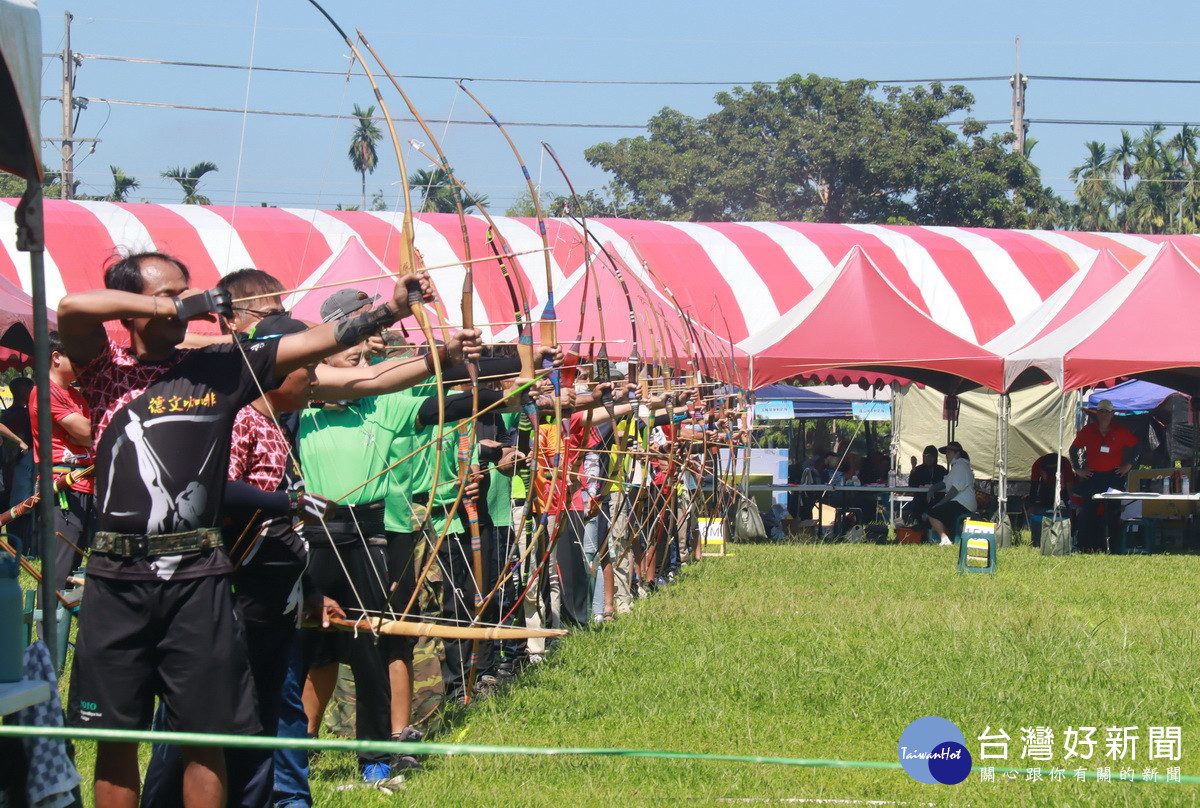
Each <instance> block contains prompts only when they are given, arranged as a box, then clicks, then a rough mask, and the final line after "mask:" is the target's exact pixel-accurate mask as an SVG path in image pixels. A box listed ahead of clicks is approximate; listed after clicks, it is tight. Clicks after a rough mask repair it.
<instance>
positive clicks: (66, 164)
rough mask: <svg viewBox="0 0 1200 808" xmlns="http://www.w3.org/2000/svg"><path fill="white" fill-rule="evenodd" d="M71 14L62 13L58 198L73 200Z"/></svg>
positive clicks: (73, 77)
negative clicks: (60, 149)
mask: <svg viewBox="0 0 1200 808" xmlns="http://www.w3.org/2000/svg"><path fill="white" fill-rule="evenodd" d="M72 19H74V18H73V17H72V16H71V12H69V11H64V12H63V53H62V66H63V69H62V80H63V85H62V127H63V128H62V136H63V139H62V179H61V180H60V181H59V186H60V188H61V190H60V192H59V198H61V199H74V198H75V182H74V179H75V143H74V141H73V138H72V136H73V135H74V134H75V126H74V124H73V123H72V122H71V118H72V113H74V112H75V97H74V87H75V54H74V53H72V52H71V20H72Z"/></svg>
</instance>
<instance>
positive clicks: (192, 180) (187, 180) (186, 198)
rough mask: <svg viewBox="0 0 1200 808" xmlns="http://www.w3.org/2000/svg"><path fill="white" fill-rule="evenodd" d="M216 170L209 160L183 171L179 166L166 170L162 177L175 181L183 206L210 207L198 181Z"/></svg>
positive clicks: (210, 202)
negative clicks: (181, 192)
mask: <svg viewBox="0 0 1200 808" xmlns="http://www.w3.org/2000/svg"><path fill="white" fill-rule="evenodd" d="M218 170H219V169H218V168H217V164H216V163H214V162H212V161H210V160H203V161H201V162H199V163H196V164H195V165H194V166H192V167H191V168H186V169H185V168H182V167H179V166H176V167H175V168H168V169H167V170H166V171H164V172H163V173H162V176H163V177H164V178H165V179H170V180H175V182H177V183H179V187H180V189H181V190H182V191H183V204H185V205H211V204H212V200H211V199H209V198H208V197H207V196H205V195H204V194H202V193H200V191H199V189H200V180H201V179H203V178H204V175H205V174H208V173H209V172H212V171H218ZM114 179H115V175H114Z"/></svg>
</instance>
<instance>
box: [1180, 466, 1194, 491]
mask: <svg viewBox="0 0 1200 808" xmlns="http://www.w3.org/2000/svg"><path fill="white" fill-rule="evenodd" d="M1179 485H1180V488H1179V492H1180V493H1181V494H1190V493H1192V473H1191V472H1190V471H1189V472H1188V473H1187V474H1185V475H1183V481H1182V482H1180V484H1179Z"/></svg>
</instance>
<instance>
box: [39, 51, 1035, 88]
mask: <svg viewBox="0 0 1200 808" xmlns="http://www.w3.org/2000/svg"><path fill="white" fill-rule="evenodd" d="M78 55H79V56H80V58H83V59H95V60H97V61H106V62H127V63H130V64H148V65H168V66H172V67H208V68H215V69H219V70H255V71H258V72H263V73H294V74H297V75H311V76H345V75H346V72H347V71H345V70H308V69H304V68H298V67H250V66H249V65H227V64H220V63H217V62H180V61H176V60H172V59H147V58H143V57H139V56H110V55H106V54H100V53H81V54H78ZM42 56H43V57H45V58H59V54H57V53H44V54H42ZM396 78H398V79H411V80H417V81H488V82H502V83H511V84H570V85H581V84H583V85H594V84H600V85H604V84H611V85H618V86H620V85H632V86H643V87H645V86H649V87H732V86H735V85H742V84H774V83H775V82H777V81H778V79H770V80H765V79H754V80H753V81H662V80H643V81H634V80H624V79H529V78H513V77H507V76H426V75H402V76H397V77H396ZM1010 78H1012V76H960V77H950V78H932V79H865V81H870V82H873V83H875V84H931V83H933V82H943V83H944V82H951V81H1008V80H1009V79H1010Z"/></svg>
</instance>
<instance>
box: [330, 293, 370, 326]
mask: <svg viewBox="0 0 1200 808" xmlns="http://www.w3.org/2000/svg"><path fill="white" fill-rule="evenodd" d="M378 299H379V295H375V297H368V296H367V293H366V292H360V291H359V290H357V289H339V290H337V291H336V292H334V293H333V294H331V295H330V296H329V297H327V298H325V302H324V303H322V304H321V322H323V323H330V322H333V321H334V320H340V319H341V318H343V317H345V316H346V315H348V314H353V313H354V312H356V311H358V310H359V309H361V308H362V307H363V306H369V305H371V304H372V303H374V302H375V301H376V300H378Z"/></svg>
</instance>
